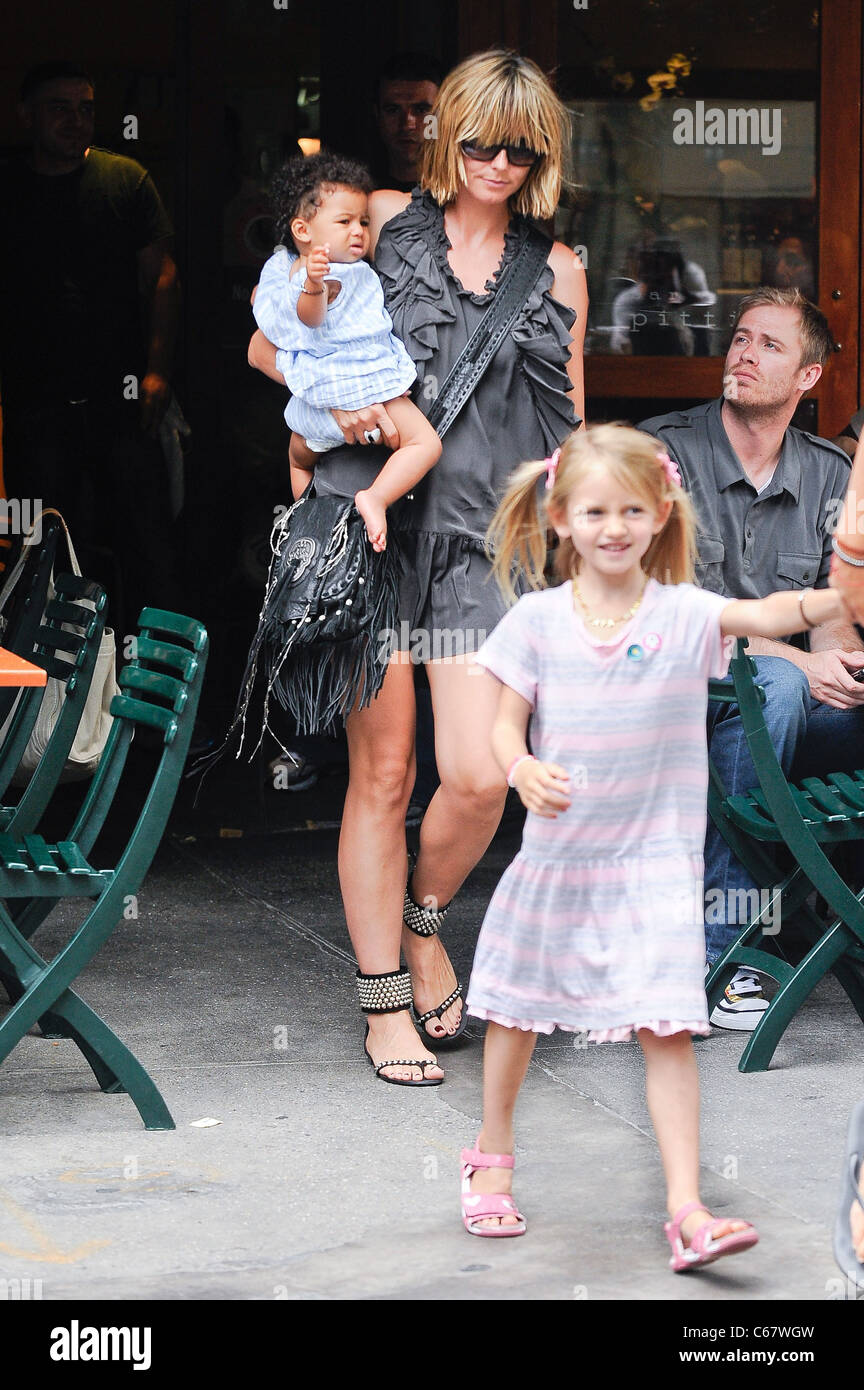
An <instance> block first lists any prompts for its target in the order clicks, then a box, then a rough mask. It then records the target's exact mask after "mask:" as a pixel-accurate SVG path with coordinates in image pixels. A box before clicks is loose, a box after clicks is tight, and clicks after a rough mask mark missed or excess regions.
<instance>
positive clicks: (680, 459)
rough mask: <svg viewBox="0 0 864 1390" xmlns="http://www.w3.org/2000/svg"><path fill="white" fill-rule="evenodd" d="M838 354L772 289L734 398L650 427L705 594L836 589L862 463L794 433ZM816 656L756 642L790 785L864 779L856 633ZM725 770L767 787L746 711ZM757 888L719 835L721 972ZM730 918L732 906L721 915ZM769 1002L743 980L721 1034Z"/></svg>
mask: <svg viewBox="0 0 864 1390" xmlns="http://www.w3.org/2000/svg"><path fill="white" fill-rule="evenodd" d="M832 350H833V341H832V338H831V334H830V332H829V329H828V324H827V321H826V319H825V316H824V315H823V314H822V312H821V311H820V310H819V309H818V308H817V307H816V306H815V305H814V304H811V303H810V302H809V301H808V300H807V299H805V298H804V296H803V295H802V294H801V292H800V291H799V290H797V289H792V288H786V289H772V288H765V287H763V288H761V289H757V290H755V291H753V293H751V294H749V295H747V296H746V297H745V298H744V299H743V300H742V301H741V304H740V306H739V309H738V315H737V319H736V323H735V327H734V329H733V333H732V342H731V345H730V348H729V352H728V354H727V357H726V363H725V368H724V373H723V395H722V396H721V398H720V399H719V400H716V401H711V402H710V403H709V404H708V405H702V406H697V407H695V408H694V409H692V410H683V411H673V412H671V413H670V414H668V415H661V416H655V417H654V418H653V419H650V420H645V421H643V422H642V424H641V425H640V426H639V428H640V429H643V430H646V431H647V432H648V433H649V434H653V435H656V436H657V438H658V439H660V440H662V441H663V444H664V445H665V447H666V448H667V449H668V452H669V454H670V455H671V456H672V457H673V458H674V459H675V460H676V462H677V463H678V464H679V465H680V468H681V472H682V476H683V478H684V482H685V486H686V487H687V489H688V491H689V493H690V496H691V498H692V500H693V503H694V505H695V507H696V512H697V516H698V521H699V537H698V552H699V555H698V564H697V582H698V583H699V584H700V585H702V586H703V587H704V588H706V589H710V590H712V591H713V592H715V593H719V594H727V595H728V596H729V597H730V598H764V597H765V596H766V595H767V594H769V593H771V592H772V591H774V590H775V589H800V590H803V589H806V588H808V587H812V588H823V587H825V585H826V584H827V581H828V570H829V565H830V559H831V538H832V534H833V529H834V523H835V521H836V516H837V513H838V510H839V505H840V500H841V499H842V498H843V496H844V495H845V492H846V487H847V484H848V480H849V460H848V458H847V456H846V455H845V454H844V452H843V451H842V450H841V449H838V448H837V446H836V445H834V444H831V443H830V442H829V441H828V440H826V439H820V438H818V437H817V436H816V435H812V434H808V433H806V431H804V430H800V429H797V428H796V427H795V426H793V425H792V423H791V421H792V417H793V415H794V413H795V410H796V408H797V406H798V403H799V402H800V401H801V399H802V398H803V396H804V395H805V393H806V392H807V391H809V390H811V389H812V388H813V387H814V386H815V385H816V383H817V381H818V380H819V378H820V376H821V375H822V371H823V369H824V367H825V364H826V362H827V361H828V359H829V356H830V354H831V352H832ZM808 637H809V644H808V649H804V648H800V647H797V646H795V645H793V644H792V643H790V642H785V641H784V642H778V641H769V640H767V639H762V638H759V639H755V638H754V639H753V640H752V641H751V643H750V647H749V650H750V652H751V654H753V655H754V656H755V658H756V664H757V667H758V671H759V683H760V685H762V686H763V687H764V689H765V693H766V697H767V700H766V705H765V722H766V726H767V728H768V731H769V734H770V736H771V739H772V742H773V744H774V747H775V749H776V751H777V755H778V758H779V760H780V762H781V764H782V766H783V770H784V772H785V773H786V775H787V777H788V776H790V775H791V776H792V777H793V778H794V779H800V778H801V777H805V776H808V775H811V774H812V775H819V774H820V773H824V772H827V771H838V770H840V769H841V767H848V768H850V769H854V768H855V767H861V766H864V685H862V684H860V683H859V682H858V681H856V680H855V678H854V677H855V672H856V671H858V670H859V669H861V668H864V650H862V647H861V640H860V638H859V636H858V633H857V632H856V630H855V628H854V627H853V626H852V624H851V623H849V622H846V621H834V622H830V623H823V624H821V625H820V626H818V627H816V628H814V629H813V631H812V632H810V633H809V634H808ZM709 740H710V751H711V757H712V759H713V761H714V763H715V765H716V766H717V768H718V771H719V772H720V775H721V777H722V778H723V781H724V784H725V785H726V787H727V789H728V791H729V792H730V793H739V792H746V791H748V790H750V788H751V787H754V786H755V785H756V784H757V778H756V774H755V771H754V768H753V763H752V761H751V759H750V756H749V753H748V751H747V746H746V742H745V739H744V733H743V729H742V727H741V720H740V717H739V714H738V708H737V706H735V705H732V706H728V705H724V706H722V707H719V708H718V707H717V706H712V707H711V710H710V714H709ZM753 887H754V885H753V882H752V880H751V879H750V878H749V876H748V875H747V874H746V873H745V871H744V869H743V868H742V866H741V865H740V864H739V863H738V861H737V859H736V858H735V857H734V855H732V853H731V851H730V850H729V849H728V847H727V846H726V844H725V841H724V840H723V839H722V837H721V836H720V835H719V834H718V832H717V831H716V830H715V829H714V826H713V825H711V824H710V823H709V827H708V834H707V837H706V842H705V894H706V904H711V905H712V906H711V910H710V911H706V923H705V939H706V951H707V956H708V960H709V962H713V961H715V960H716V959H717V958H718V957H719V956H720V955H721V954H722V953H723V951H724V950H725V949H726V947H727V946H729V945H730V944H731V942H732V941H733V940H734V939H735V936H736V935H737V933H738V931H739V930H740V927H741V926H742V925H743V922H738V921H737V920H736V916H735V914H734V912H733V911H731V910H730V905H734V906H735V907H737V906H738V904H740V903H742V902H745V901H746V900H747V898H746V892H747V890H748V889H752V888H753ZM720 904H722V905H723V906H722V907H721V906H719V905H720ZM765 1008H767V1000H766V999H765V998H764V996H763V993H762V986H761V982H760V979H759V977H758V976H756V975H754V973H753V972H752V971H751V970H740V971H739V972H738V974H737V975H736V976H735V978H734V979H733V981H732V983H731V984H730V985H729V988H728V989H727V991H726V998H725V999H723V1000H722V1001H721V1002H720V1004H719V1005H718V1006H717V1008H716V1009H715V1010H714V1011H713V1014H712V1018H711V1022H712V1023H714V1024H715V1025H717V1026H719V1027H725V1028H732V1029H736V1030H740V1031H748V1030H750V1029H752V1028H754V1027H755V1026H756V1023H757V1022H758V1020H759V1016H760V1014H761V1013H762V1011H763V1010H764V1009H765Z"/></svg>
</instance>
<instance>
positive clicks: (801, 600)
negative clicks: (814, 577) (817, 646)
mask: <svg viewBox="0 0 864 1390" xmlns="http://www.w3.org/2000/svg"><path fill="white" fill-rule="evenodd" d="M812 592H813V590H812V589H802V590H801V593H800V594H799V595H798V607H799V608H800V609H801V618H802V620H803V621H804V622H805V623H806V624H807V631H808V632H811V631H812V630H813V628H814V627H815V626H816V624H815V623H811V621H810V619H809V618H808V617H807V614H806V613H805V612H804V600H805V598H806V597H807V595H808V594H812Z"/></svg>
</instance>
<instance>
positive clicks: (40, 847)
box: [24, 835, 60, 874]
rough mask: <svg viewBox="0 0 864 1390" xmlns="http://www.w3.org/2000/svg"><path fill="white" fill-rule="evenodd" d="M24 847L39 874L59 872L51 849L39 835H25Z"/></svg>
mask: <svg viewBox="0 0 864 1390" xmlns="http://www.w3.org/2000/svg"><path fill="white" fill-rule="evenodd" d="M24 848H25V849H26V850H27V853H28V854H29V855H30V858H31V859H32V860H33V863H34V864H35V865H36V870H37V872H38V873H40V874H59V872H60V869H59V866H58V865H57V864H56V863H55V862H54V859H53V856H52V854H51V850H50V849H49V847H48V845H47V844H46V843H45V841H44V840H43V839H42V836H41V835H25V836H24Z"/></svg>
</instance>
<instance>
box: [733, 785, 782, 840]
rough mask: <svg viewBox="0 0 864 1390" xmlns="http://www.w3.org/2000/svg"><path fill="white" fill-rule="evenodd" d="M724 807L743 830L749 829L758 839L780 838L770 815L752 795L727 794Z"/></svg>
mask: <svg viewBox="0 0 864 1390" xmlns="http://www.w3.org/2000/svg"><path fill="white" fill-rule="evenodd" d="M723 809H724V810H725V811H726V812H727V814H728V815H729V816H730V818H731V819H732V821H733V823H734V824H735V825H737V826H739V827H740V829H741V830H747V831H749V833H750V834H751V835H754V836H755V837H756V839H757V840H778V839H780V838H781V837H780V834H779V832H778V831H777V827H776V826H775V824H774V821H773V820H772V818H771V816H770V815H766V814H765V812H764V811H763V810H762V809H761V807H759V806H757V805H755V804H754V802H753V799H752V797H750V796H744V795H737V796H727V798H726V800H725V801H724V802H723Z"/></svg>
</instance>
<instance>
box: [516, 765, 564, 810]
mask: <svg viewBox="0 0 864 1390" xmlns="http://www.w3.org/2000/svg"><path fill="white" fill-rule="evenodd" d="M513 785H514V787H515V788H516V790H517V792H518V793H519V800H520V801H521V802H522V805H523V806H524V807H525V810H526V811H533V812H534V814H535V816H542V817H543V819H544V820H557V818H558V812H559V811H568V810H569V809H570V797H569V795H568V792H569V790H570V774H569V772H568V771H567V769H566V767H561V766H560V765H559V764H558V763H541V762H538V760H537V759H536V758H526V759H525V761H524V762H522V763H519V765H518V766H517V767H516V768H515V769H514V772H513Z"/></svg>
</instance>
